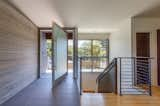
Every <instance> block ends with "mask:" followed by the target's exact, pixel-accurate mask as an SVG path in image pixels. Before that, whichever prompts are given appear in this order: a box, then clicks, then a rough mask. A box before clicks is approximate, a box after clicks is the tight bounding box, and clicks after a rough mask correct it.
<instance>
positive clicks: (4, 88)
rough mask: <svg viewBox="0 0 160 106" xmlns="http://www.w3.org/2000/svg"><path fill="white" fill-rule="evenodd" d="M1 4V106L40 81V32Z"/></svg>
mask: <svg viewBox="0 0 160 106" xmlns="http://www.w3.org/2000/svg"><path fill="white" fill-rule="evenodd" d="M4 1H5V0H0V104H1V103H3V102H4V101H6V100H8V99H9V98H10V97H12V96H14V95H15V94H16V93H18V92H19V91H20V90H22V89H23V88H24V87H26V86H27V85H28V84H30V83H31V82H33V81H34V80H35V79H36V78H37V70H38V64H37V60H38V59H37V58H38V28H37V27H36V26H35V25H34V24H33V23H32V22H31V21H30V20H29V19H28V18H26V17H25V16H24V15H22V14H21V13H20V12H18V11H17V10H16V9H15V8H13V7H12V6H10V5H9V4H8V3H6V2H4Z"/></svg>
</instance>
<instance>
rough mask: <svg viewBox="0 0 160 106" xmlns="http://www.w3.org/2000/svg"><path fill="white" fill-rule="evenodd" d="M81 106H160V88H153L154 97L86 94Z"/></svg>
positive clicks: (83, 96)
mask: <svg viewBox="0 0 160 106" xmlns="http://www.w3.org/2000/svg"><path fill="white" fill-rule="evenodd" d="M81 106H160V87H153V95H152V96H148V95H124V96H119V95H116V94H112V93H103V94H102V93H84V94H83V95H82V96H81Z"/></svg>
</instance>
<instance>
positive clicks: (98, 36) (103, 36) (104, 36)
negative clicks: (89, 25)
mask: <svg viewBox="0 0 160 106" xmlns="http://www.w3.org/2000/svg"><path fill="white" fill-rule="evenodd" d="M109 35H110V34H109V33H79V34H78V39H79V40H91V39H93V40H94V39H96V40H98V39H99V40H105V39H108V38H109Z"/></svg>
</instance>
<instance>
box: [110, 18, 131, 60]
mask: <svg viewBox="0 0 160 106" xmlns="http://www.w3.org/2000/svg"><path fill="white" fill-rule="evenodd" d="M109 40H110V60H112V59H113V58H115V57H128V56H131V19H126V20H124V21H123V22H122V23H120V25H119V27H118V30H117V31H115V32H112V33H111V35H110V38H109Z"/></svg>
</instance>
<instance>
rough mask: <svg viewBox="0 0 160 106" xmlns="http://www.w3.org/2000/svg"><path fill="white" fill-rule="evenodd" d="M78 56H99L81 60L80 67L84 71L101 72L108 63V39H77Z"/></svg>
mask: <svg viewBox="0 0 160 106" xmlns="http://www.w3.org/2000/svg"><path fill="white" fill-rule="evenodd" d="M78 53H79V56H81V57H83V56H87V57H99V58H98V59H92V58H88V59H87V60H83V62H82V67H83V71H85V72H101V71H103V69H104V68H105V67H106V66H107V65H108V61H109V59H108V58H109V41H108V40H79V41H78Z"/></svg>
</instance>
